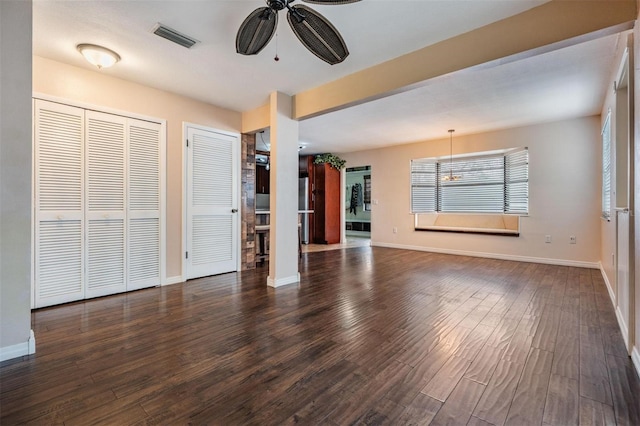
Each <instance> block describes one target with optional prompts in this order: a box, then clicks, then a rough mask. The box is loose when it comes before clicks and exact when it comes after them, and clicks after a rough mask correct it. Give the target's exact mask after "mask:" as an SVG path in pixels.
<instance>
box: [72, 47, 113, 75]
mask: <svg viewBox="0 0 640 426" xmlns="http://www.w3.org/2000/svg"><path fill="white" fill-rule="evenodd" d="M76 48H77V49H78V52H80V53H81V54H82V56H84V58H85V59H86V60H87V61H89V63H90V64H92V65H95V66H96V67H98V69H102V68H109V67H111V66H113V65H114V64H115V63H116V62H118V61H119V60H120V55H118V54H117V53H116V52H114V51H113V50H110V49H107V48H106V47H102V46H98V45H96V44H86V43H83V44H79V45H78V46H76Z"/></svg>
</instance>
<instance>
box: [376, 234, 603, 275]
mask: <svg viewBox="0 0 640 426" xmlns="http://www.w3.org/2000/svg"><path fill="white" fill-rule="evenodd" d="M371 246H372V247H388V248H397V249H404V250H416V251H426V252H432V253H442V254H452V255H457V256H471V257H484V258H488V259H500V260H513V261H516V262H530V263H543V264H546V265H559V266H575V267H577V268H590V269H598V263H597V262H584V261H580V260H569V259H549V258H545V257H531V256H516V255H512V254H502V253H485V252H480V251H466V250H453V249H443V248H436V247H424V246H411V245H404V244H393V243H380V242H375V241H371Z"/></svg>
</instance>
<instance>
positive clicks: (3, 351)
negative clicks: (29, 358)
mask: <svg viewBox="0 0 640 426" xmlns="http://www.w3.org/2000/svg"><path fill="white" fill-rule="evenodd" d="M34 353H36V337H35V335H34V334H33V330H30V332H29V339H28V340H27V341H26V342H22V343H16V344H15V345H11V346H5V347H3V348H0V362H2V361H6V360H9V359H13V358H18V357H21V356H25V355H32V354H34Z"/></svg>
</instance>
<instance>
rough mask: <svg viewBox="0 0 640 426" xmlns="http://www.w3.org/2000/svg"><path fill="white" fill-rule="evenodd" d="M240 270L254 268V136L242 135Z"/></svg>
mask: <svg viewBox="0 0 640 426" xmlns="http://www.w3.org/2000/svg"><path fill="white" fill-rule="evenodd" d="M241 209H242V210H241V211H242V224H241V230H242V232H241V233H242V270H243V271H245V270H247V269H254V268H255V267H256V243H255V238H256V135H247V134H243V135H242V206H241Z"/></svg>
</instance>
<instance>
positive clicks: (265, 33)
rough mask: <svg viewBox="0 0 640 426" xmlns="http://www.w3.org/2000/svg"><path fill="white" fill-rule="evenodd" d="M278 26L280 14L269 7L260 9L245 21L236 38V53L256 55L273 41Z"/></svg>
mask: <svg viewBox="0 0 640 426" xmlns="http://www.w3.org/2000/svg"><path fill="white" fill-rule="evenodd" d="M277 26H278V14H277V13H276V12H275V11H274V10H272V9H271V8H269V7H260V8H258V9H256V10H254V11H253V12H251V14H250V15H249V16H247V19H245V20H244V22H243V23H242V25H240V29H239V30H238V35H237V36H236V52H238V53H240V54H242V55H255V54H257V53H258V52H260V51H261V50H262V49H264V47H265V46H266V45H267V44H268V43H269V41H271V38H272V37H273V35H274V34H275V32H276V28H277Z"/></svg>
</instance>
